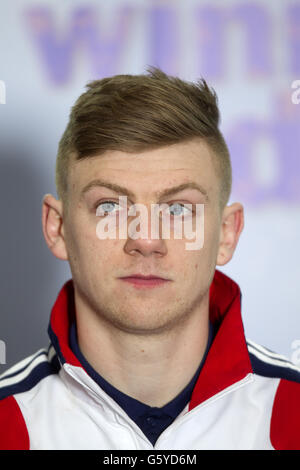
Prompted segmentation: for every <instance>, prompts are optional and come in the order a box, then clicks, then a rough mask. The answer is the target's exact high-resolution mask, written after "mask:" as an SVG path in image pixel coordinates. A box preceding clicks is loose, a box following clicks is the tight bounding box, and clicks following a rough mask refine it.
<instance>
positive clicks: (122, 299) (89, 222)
mask: <svg viewBox="0 0 300 470" xmlns="http://www.w3.org/2000/svg"><path fill="white" fill-rule="evenodd" d="M218 124H219V111H218V107H217V99H216V95H215V94H214V92H212V91H211V90H210V89H209V88H208V86H207V85H206V83H205V81H203V80H202V81H199V82H198V84H190V83H186V82H184V81H182V80H180V79H178V78H172V77H168V76H167V75H165V74H164V73H163V72H161V71H160V70H158V69H154V70H152V72H151V73H150V74H149V75H140V76H130V75H123V76H122V75H119V76H116V77H112V78H105V79H103V80H98V81H94V82H92V83H91V84H90V86H89V89H88V91H87V92H86V93H84V94H83V95H81V96H80V97H79V99H78V100H77V102H76V104H75V106H74V107H73V108H72V111H71V116H70V121H69V124H68V126H67V129H66V131H65V133H64V135H63V137H62V139H61V142H60V145H59V152H58V157H57V169H56V182H57V192H58V195H59V198H60V199H59V200H56V199H55V198H54V197H53V196H51V195H46V196H45V198H44V202H43V230H44V235H45V238H46V241H47V244H48V246H49V248H50V249H51V251H52V253H53V254H54V255H55V256H57V257H58V258H60V259H64V260H68V261H69V264H70V268H71V271H72V277H73V280H74V285H75V287H76V289H77V292H78V293H79V295H80V296H81V299H82V301H83V302H84V303H85V304H86V305H87V306H88V308H90V310H92V311H94V312H96V314H97V315H99V316H101V317H102V319H104V320H106V321H108V322H110V323H111V324H114V325H115V326H117V327H118V328H120V329H123V330H124V331H125V330H126V331H129V330H130V331H139V332H150V331H152V332H154V331H160V330H161V329H168V328H170V327H171V325H174V324H180V322H181V320H182V321H184V319H185V318H187V317H188V314H189V313H192V312H194V311H195V309H197V306H199V304H200V303H201V301H202V300H203V299H204V298H206V300H207V294H208V289H209V286H210V284H211V281H212V278H213V275H214V271H215V267H216V264H219V265H223V264H226V263H227V262H228V261H229V260H230V259H231V257H232V255H233V252H234V250H235V247H236V244H237V242H238V238H239V235H240V232H241V231H242V228H243V208H242V206H241V205H240V204H239V203H235V204H232V205H231V206H226V204H227V202H228V199H229V195H230V189H231V165H230V158H229V154H228V150H227V147H226V144H225V142H224V139H223V137H222V135H221V133H220V131H219V129H218ZM96 180H97V181H98V183H101V185H100V184H98V185H96V183H95V182H96ZM186 183H192V184H194V185H198V186H199V187H201V188H202V189H203V191H202V192H201V191H199V190H198V189H195V188H192V187H186V188H185V189H181V190H180V191H177V192H172V193H171V192H169V194H165V196H163V197H162V193H163V192H166V190H170V189H171V188H175V187H179V186H182V185H185V184H186ZM117 187H118V188H117ZM118 189H119V190H118ZM127 194H128V204H129V205H131V204H138V203H140V204H144V205H145V206H146V207H147V208H149V217H150V206H151V204H161V203H165V204H167V205H171V204H172V205H173V204H177V206H175V207H178V204H179V205H180V204H193V207H194V206H195V205H196V204H204V208H205V210H204V245H203V248H201V250H198V251H187V250H186V249H185V246H186V241H187V240H186V239H184V237H183V238H182V239H174V238H172V237H171V239H169V240H165V239H162V238H159V239H152V238H151V236H149V238H147V239H141V238H140V239H132V238H130V237H128V238H127V239H125V240H123V239H115V240H111V239H107V240H99V238H98V237H97V234H96V227H97V223H98V221H99V217H98V216H97V208H99V205H100V204H103V203H104V202H105V201H113V202H112V203H110V206H108V207H109V208H110V209H112V210H114V209H115V208H118V197H119V196H120V195H127ZM173 207H174V206H173ZM106 208H107V206H106ZM172 217H173V216H171V231H172ZM135 273H141V274H145V275H147V274H152V275H156V276H161V277H164V278H167V279H169V282H167V283H165V284H164V285H161V286H158V287H155V288H153V289H147V290H145V289H144V290H143V289H136V288H135V287H133V286H131V285H128V284H126V283H124V282H123V281H122V280H121V279H120V278H121V277H124V276H130V275H132V274H135Z"/></svg>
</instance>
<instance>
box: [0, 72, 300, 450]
mask: <svg viewBox="0 0 300 470" xmlns="http://www.w3.org/2000/svg"><path fill="white" fill-rule="evenodd" d="M218 125H219V111H218V107H217V98H216V95H215V93H214V92H213V91H212V90H211V89H209V87H208V86H207V84H206V82H205V81H204V80H200V81H198V82H197V83H188V82H185V81H183V80H180V79H179V78H174V77H169V76H167V75H166V74H164V73H163V72H162V71H161V70H159V69H157V68H152V69H150V70H149V71H148V74H145V75H136V76H131V75H118V76H115V77H111V78H105V79H102V80H96V81H94V82H92V83H90V84H89V85H88V90H87V91H86V92H85V93H84V94H82V95H81V96H80V97H79V99H78V100H77V102H76V103H75V105H74V107H73V108H72V111H71V114H70V120H69V123H68V126H67V128H66V131H65V133H64V135H63V136H62V139H61V141H60V145H59V150H58V156H57V167H56V183H57V193H58V196H59V199H56V198H55V197H53V196H52V195H50V194H47V195H45V197H44V199H43V210H42V223H43V232H44V236H45V240H46V243H47V245H48V247H49V249H50V250H51V252H52V253H53V255H54V256H56V257H57V258H59V259H61V260H67V261H68V262H69V264H70V269H71V272H72V279H70V280H69V281H68V282H66V284H65V285H64V286H63V287H62V289H61V291H60V292H59V294H58V297H57V299H56V301H55V303H54V306H53V310H52V312H51V318H50V324H49V336H50V340H51V343H50V346H49V348H48V349H45V350H40V351H38V352H37V353H36V354H34V355H32V356H30V357H29V358H27V359H24V361H22V362H20V363H19V364H17V365H16V366H14V367H13V368H11V369H10V370H8V371H6V372H5V373H4V374H3V375H2V376H1V380H0V398H1V400H0V447H1V448H3V449H109V450H113V449H145V450H151V449H153V448H155V449H160V450H162V449H191V450H192V449H300V427H299V420H300V411H299V402H300V384H299V382H300V371H299V369H297V367H296V366H294V365H293V364H292V363H290V362H289V361H288V360H286V359H285V358H282V357H281V356H279V355H277V354H275V353H272V352H271V351H269V350H267V349H265V348H263V347H262V346H259V345H256V344H255V343H253V342H251V341H246V339H245V337H244V330H243V324H242V318H241V292H240V289H239V286H238V284H237V283H236V282H235V281H233V280H232V279H230V278H229V277H228V276H226V275H224V274H223V273H221V272H220V271H218V270H217V269H216V265H219V266H222V265H225V264H226V263H228V262H229V261H230V259H231V258H232V256H233V253H234V251H235V248H236V246H237V243H238V239H239V236H240V234H241V231H242V229H243V225H244V215H243V206H242V205H241V204H240V203H238V202H236V203H233V204H231V205H227V203H228V200H229V196H230V191H231V164H230V157H229V154H228V149H227V147H226V144H225V142H224V139H223V137H222V135H221V133H220V131H219V128H218ZM125 200H126V206H125V205H124V201H125ZM137 205H141V206H142V207H143V208H144V209H146V212H144V215H145V213H146V216H145V217H144V219H143V222H144V225H143V227H144V229H145V226H146V228H147V229H148V228H152V227H153V218H152V216H153V213H152V212H151V210H150V209H151V207H152V206H153V205H157V206H158V207H162V208H163V213H164V217H165V220H167V219H168V220H169V223H170V237H167V236H163V232H162V222H163V220H162V218H160V219H159V236H158V237H155V236H152V232H151V233H150V231H148V235H146V236H144V237H142V236H140V237H137V236H136V234H135V236H131V234H130V230H128V231H126V236H125V237H123V238H122V237H121V236H120V231H119V232H118V236H115V237H105V236H100V235H101V234H102V235H103V232H101V230H99V227H100V226H99V223H100V222H107V221H108V220H109V221H110V222H112V221H113V222H114V228H118V229H120V228H124V222H128V223H129V222H130V221H131V222H132V219H133V214H134V211H133V212H131V210H133V209H134V207H137ZM157 206H156V207H157ZM201 207H202V208H204V217H202V218H201V217H199V214H200V215H201V211H200V212H198V208H201ZM202 214H203V213H202ZM135 215H137V213H136V214H135ZM182 215H186V216H187V218H188V217H190V221H191V222H192V224H194V225H193V227H196V229H199V230H200V229H201V227H202V230H203V231H202V242H203V243H200V245H199V246H198V247H196V249H187V245H186V244H187V241H188V238H190V237H187V236H186V233H185V232H184V234H183V236H181V237H175V236H174V234H175V228H176V221H178V220H180V217H182ZM122 217H123V218H122ZM181 220H183V218H181ZM122 221H123V222H122ZM145 221H146V223H145ZM138 225H140V226H141V225H142V219H140V220H139V221H138V224H137V225H136V226H138ZM100 229H101V227H100ZM131 229H132V227H131ZM109 230H110V229H109ZM136 232H138V230H137V231H136ZM109 233H110V234H111V233H112V232H109ZM149 233H150V235H149Z"/></svg>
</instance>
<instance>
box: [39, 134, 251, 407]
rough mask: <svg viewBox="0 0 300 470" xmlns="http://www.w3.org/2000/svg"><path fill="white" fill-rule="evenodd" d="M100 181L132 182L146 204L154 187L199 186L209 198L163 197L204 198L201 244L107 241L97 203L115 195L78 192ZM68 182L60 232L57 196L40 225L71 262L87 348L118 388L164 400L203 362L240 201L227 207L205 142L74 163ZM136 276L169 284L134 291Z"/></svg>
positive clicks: (194, 194)
mask: <svg viewBox="0 0 300 470" xmlns="http://www.w3.org/2000/svg"><path fill="white" fill-rule="evenodd" d="M97 178H102V179H104V180H107V181H109V182H110V183H112V184H119V185H121V186H123V187H125V188H127V189H128V190H130V191H131V192H133V194H134V201H131V202H132V203H142V204H144V205H146V206H147V207H149V208H150V206H151V204H152V203H158V202H159V201H158V200H157V197H156V195H155V194H156V192H159V191H162V190H164V189H167V188H170V187H172V186H177V185H180V184H183V183H188V182H196V183H197V184H200V185H201V186H202V187H204V188H205V190H206V192H207V194H208V197H209V199H208V201H207V200H206V199H204V196H203V195H202V194H201V193H200V192H199V191H197V190H195V189H193V190H191V189H188V190H185V191H186V192H181V193H180V194H176V195H172V197H168V198H167V199H166V200H164V201H163V202H165V203H167V204H171V203H173V202H174V201H177V202H181V203H191V204H194V205H196V204H198V203H199V204H204V219H205V222H204V244H203V247H202V248H201V249H200V250H192V251H190V250H186V248H185V243H186V241H187V240H185V239H184V238H183V239H175V238H174V237H172V236H171V238H170V239H168V240H166V239H163V238H162V237H160V238H159V239H151V237H150V236H149V237H148V238H146V239H132V238H130V237H128V238H127V239H125V240H124V239H117V240H111V239H105V240H100V239H99V238H98V237H97V235H96V227H97V223H98V221H99V217H97V216H96V209H95V206H97V204H99V201H100V200H111V198H113V199H114V200H116V201H118V196H117V195H116V194H115V193H113V192H111V190H108V189H107V188H106V189H105V190H103V188H102V189H100V188H96V189H95V188H93V190H92V191H90V192H88V193H87V194H86V195H85V197H84V198H83V199H80V193H81V190H82V189H83V188H84V187H85V186H86V185H87V184H88V183H90V182H91V181H92V180H94V179H97ZM68 179H69V183H70V184H69V188H70V190H69V192H68V211H67V212H65V214H64V217H63V227H62V233H63V237H62V236H59V235H58V233H57V231H56V229H55V228H53V227H54V226H55V224H57V223H58V222H57V219H55V217H56V216H55V215H54V217H51V212H50V215H49V211H48V207H49V205H50V206H52V208H54V214H55V213H57V212H59V213H60V214H62V212H63V211H62V207H61V201H57V200H55V198H53V197H52V196H51V195H50V196H49V197H48V196H47V202H46V203H44V206H43V207H44V216H43V224H44V225H43V227H44V234H45V237H46V240H47V243H48V245H49V247H50V249H51V251H52V252H53V254H54V255H55V256H57V257H58V258H60V259H65V260H68V261H69V264H70V268H71V272H72V278H73V282H74V287H75V305H76V321H77V327H78V340H79V345H80V348H81V350H82V351H83V354H84V355H85V357H86V358H87V360H88V361H89V362H90V363H91V365H92V366H93V367H94V369H95V370H97V371H98V372H99V373H100V374H101V375H102V376H103V377H104V378H105V379H106V380H107V381H109V382H110V383H111V384H112V385H114V386H115V387H116V388H118V389H119V390H121V391H123V392H124V393H127V394H128V395H130V396H132V397H134V398H136V399H138V400H140V401H142V402H144V403H147V404H149V405H150V406H163V405H164V404H165V403H167V402H168V401H170V400H171V399H172V398H174V397H175V396H176V395H177V394H178V393H179V392H180V390H182V389H183V387H184V386H185V385H186V384H187V383H188V381H189V380H190V379H191V377H192V376H193V374H194V373H195V371H196V369H197V367H198V366H199V360H200V358H201V357H202V355H203V353H204V350H205V346H206V341H207V336H208V314H209V287H210V284H211V282H212V279H213V276H214V272H215V267H216V264H220V265H223V264H226V263H227V262H228V261H229V260H230V259H231V257H232V254H233V251H234V249H235V246H236V243H237V241H238V237H239V233H240V231H241V230H242V228H243V215H242V206H241V205H240V204H239V203H235V204H233V205H231V206H227V207H226V208H225V209H224V210H223V211H222V213H221V211H220V206H219V201H220V195H219V190H220V182H219V179H218V177H217V175H216V173H215V167H214V164H213V162H212V156H211V152H210V150H209V148H208V146H207V145H206V144H205V143H204V142H203V141H201V140H194V141H190V142H185V143H180V144H176V145H173V146H169V147H164V148H160V149H155V150H148V151H146V152H141V153H138V154H127V153H125V152H120V151H109V152H107V153H105V154H104V155H101V156H96V157H93V158H90V159H86V160H81V161H78V162H75V163H74V162H73V164H72V165H71V166H70V172H69V175H68ZM160 202H161V201H160ZM223 220H226V222H225V223H227V224H228V225H227V226H226V227H227V228H226V229H225V228H224V227H225V226H224V222H223ZM54 221H55V223H54ZM149 222H150V221H149ZM188 241H189V242H190V240H188ZM134 273H142V274H154V275H156V276H161V277H164V278H167V279H169V282H167V283H164V284H163V285H161V286H159V287H155V288H153V289H135V288H134V287H133V286H131V285H129V284H128V283H127V282H124V281H121V280H120V279H119V278H120V277H122V276H129V275H132V274H134ZM174 370H176V374H174ZM137 377H138V379H139V380H137Z"/></svg>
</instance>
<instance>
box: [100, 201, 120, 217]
mask: <svg viewBox="0 0 300 470" xmlns="http://www.w3.org/2000/svg"><path fill="white" fill-rule="evenodd" d="M115 204H117V205H118V203H117V202H115V201H103V202H100V203H99V204H97V206H96V215H105V214H106V213H107V214H111V213H112V212H113V209H114V205H115Z"/></svg>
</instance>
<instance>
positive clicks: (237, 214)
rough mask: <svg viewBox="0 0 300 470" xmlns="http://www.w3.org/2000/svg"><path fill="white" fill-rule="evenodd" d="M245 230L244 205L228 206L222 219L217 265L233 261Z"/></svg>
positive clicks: (236, 203)
mask: <svg viewBox="0 0 300 470" xmlns="http://www.w3.org/2000/svg"><path fill="white" fill-rule="evenodd" d="M243 228H244V208H243V206H242V204H240V203H239V202H235V203H233V204H231V206H226V207H225V209H224V211H223V217H222V226H221V233H220V241H219V250H218V256H217V265H219V266H223V265H224V264H226V263H228V261H230V260H231V258H232V256H233V253H234V251H235V248H236V246H237V243H238V241H239V237H240V234H241V232H242V230H243Z"/></svg>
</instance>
